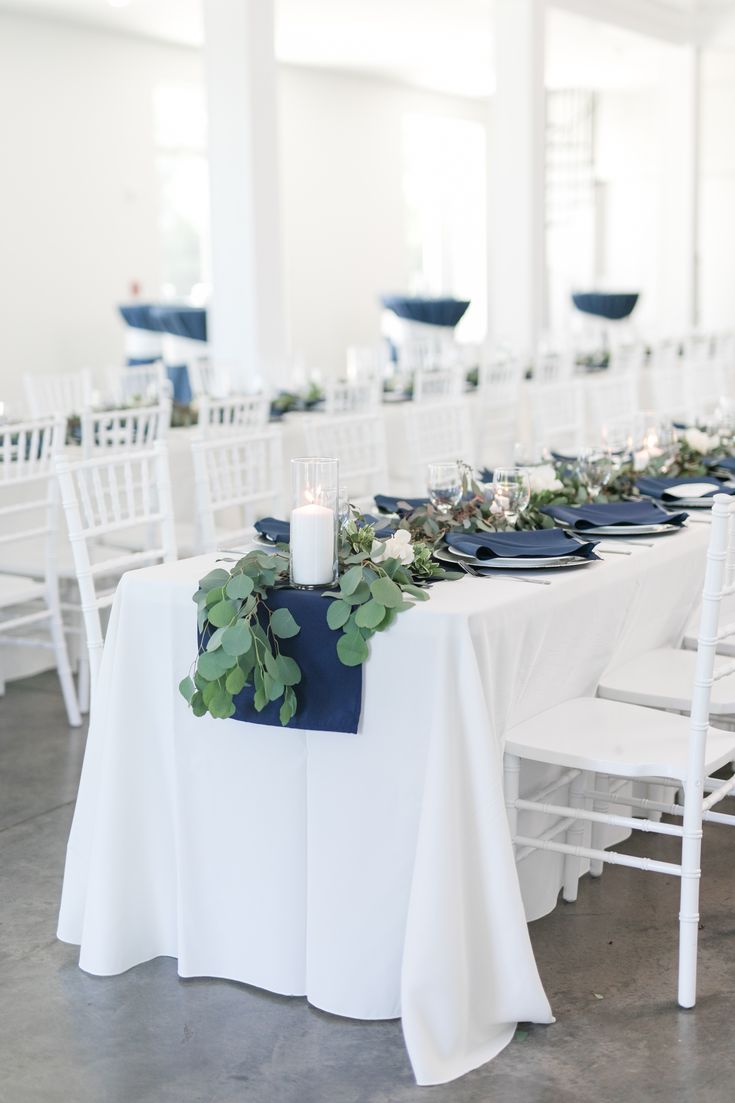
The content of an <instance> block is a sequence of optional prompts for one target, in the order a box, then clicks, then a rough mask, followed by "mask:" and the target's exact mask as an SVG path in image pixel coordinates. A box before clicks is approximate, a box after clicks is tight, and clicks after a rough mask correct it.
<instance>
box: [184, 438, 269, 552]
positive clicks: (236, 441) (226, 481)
mask: <svg viewBox="0 0 735 1103" xmlns="http://www.w3.org/2000/svg"><path fill="white" fill-rule="evenodd" d="M281 449H282V441H281V434H280V433H279V432H278V431H277V430H268V431H266V432H262V433H252V434H247V435H244V434H242V433H239V434H237V435H236V436H230V437H224V436H221V435H219V434H218V435H217V436H214V437H211V438H209V439H208V440H198V441H194V442H193V443H192V446H191V454H192V460H193V463H194V488H195V493H196V507H197V519H198V526H199V533H200V539H201V548H200V550H201V551H216V549H217V548H218V547H221V546H224V545H225V544H226V545H228V546H235V545H236V544H237V542H238V541H242V540H243V539H245V538H247V537H248V536H249V535H251V531H250V530H251V529H252V526H253V524H254V523H255V521H257V520H259V518H261V517H263V516H266V515H269V514H270V515H274V516H278V515H279V513H280V512H281V511H282V509H283V460H282V454H281Z"/></svg>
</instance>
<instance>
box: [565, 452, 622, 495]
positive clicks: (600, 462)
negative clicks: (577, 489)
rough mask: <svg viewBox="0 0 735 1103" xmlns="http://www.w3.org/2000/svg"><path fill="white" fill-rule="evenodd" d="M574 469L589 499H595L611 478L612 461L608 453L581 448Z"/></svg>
mask: <svg viewBox="0 0 735 1103" xmlns="http://www.w3.org/2000/svg"><path fill="white" fill-rule="evenodd" d="M574 466H575V469H576V472H577V475H578V477H579V481H580V482H581V483H582V485H583V486H584V487H585V488H586V490H587V493H588V495H589V497H590V499H594V498H596V497H597V496H598V495H599V494H600V493H601V491H602V489H603V487H605V486H606V485H607V484H608V483H609V482H610V478H611V477H612V473H613V461H612V457H611V455H610V452H609V451H606V450H602V449H600V448H582V449H581V451H580V452H579V453H578V455H577V459H576V462H575V465H574Z"/></svg>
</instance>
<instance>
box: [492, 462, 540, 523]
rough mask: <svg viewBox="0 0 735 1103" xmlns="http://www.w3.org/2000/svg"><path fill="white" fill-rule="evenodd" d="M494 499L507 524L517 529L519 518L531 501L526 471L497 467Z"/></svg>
mask: <svg viewBox="0 0 735 1103" xmlns="http://www.w3.org/2000/svg"><path fill="white" fill-rule="evenodd" d="M493 499H494V502H495V504H496V505H498V506H499V507H500V508H501V509H502V511H503V516H504V518H505V521H506V523H507V524H508V526H509V527H510V528H515V525H516V522H517V521H518V518H519V517H520V515H521V514H522V513H523V511H524V509H525V508H526V506H527V505H528V503H529V501H530V500H531V484H530V482H529V480H528V475H527V473H526V472H525V471H521V470H520V469H519V468H517V467H497V468H496V469H495V473H494V474H493Z"/></svg>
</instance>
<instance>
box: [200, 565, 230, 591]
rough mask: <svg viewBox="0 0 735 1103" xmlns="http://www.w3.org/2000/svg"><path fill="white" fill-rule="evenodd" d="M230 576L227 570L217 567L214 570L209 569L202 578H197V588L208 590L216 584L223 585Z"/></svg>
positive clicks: (212, 588)
mask: <svg viewBox="0 0 735 1103" xmlns="http://www.w3.org/2000/svg"><path fill="white" fill-rule="evenodd" d="M229 577H230V575H229V572H228V571H225V570H223V569H222V568H221V567H218V568H217V569H216V570H214V571H210V572H209V574H208V575H205V576H204V578H200V579H199V589H200V590H204V591H205V592H208V591H209V590H214V588H215V587H216V586H224V585H225V583H226V582H227V580H228V578H229Z"/></svg>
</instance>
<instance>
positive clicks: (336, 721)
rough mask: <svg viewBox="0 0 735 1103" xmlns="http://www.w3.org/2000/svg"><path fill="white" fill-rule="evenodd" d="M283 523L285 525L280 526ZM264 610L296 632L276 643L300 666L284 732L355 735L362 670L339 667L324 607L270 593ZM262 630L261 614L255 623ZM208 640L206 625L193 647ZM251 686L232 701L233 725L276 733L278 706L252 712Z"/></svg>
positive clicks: (303, 593)
mask: <svg viewBox="0 0 735 1103" xmlns="http://www.w3.org/2000/svg"><path fill="white" fill-rule="evenodd" d="M281 524H285V522H283V521H282V522H281ZM268 607H269V609H270V610H271V611H272V612H275V610H276V609H288V610H289V612H290V613H291V614H292V615H293V617H294V619H295V620H296V623H297V624H298V625H299V626H300V628H301V631H300V632H299V633H298V635H296V636H293V637H291V639H287V640H280V641H279V646H280V648H281V652H282V653H283V654H284V655H288V656H289V657H290V658H292V659H295V660H296V662H297V663H298V664H299V666H300V667H301V681H300V683H299V684H298V685H297V686H296V697H297V700H298V709H297V712H296V715H295V716H294V717H292V719H291V720H290V721H289V723H288V725H287V727H289V728H298V729H300V730H302V731H324V732H350V733H354V732H356V731H357V728H358V724H359V723H360V712H361V710H362V666H343V665H342V663H341V662H340V661H339V657H338V655H337V640H338V639H339V636H340V633H339V632H335V631H333V630H332V629H331V628H330V627H329V625H328V624H327V608H328V602H327V601H325V599H324V598H323V597H322V595H321V593H319V592H318V591H315V590H285V589H284V590H273V591H272V592H271V593H270V594H269V595H268ZM261 624H262V625H263V627H265V624H266V621H265V614H263V618H262V619H261ZM210 635H211V628H210V626H209V625H207V627H206V628H205V629H204V632H199V633H197V640H198V645H199V647H200V648H201V647H206V645H207V641H208V639H209V637H210ZM254 696H255V690H254V688H253V686H245V688H244V689H243V690H242V691H241V692H240V693H238V694H237V696H236V697H233V703H234V705H235V715H234V716H233V717H232V719H233V720H244V721H245V722H246V723H248V724H268V725H270V726H272V727H274V728H279V729H280V728H281V722H280V720H279V717H278V710H279V709H280V706H281V702H280V701H269V702H268V704H267V705H266V706H265V708H264V709H263V710H262V711H261V712H256V710H255V705H254V703H253V698H254Z"/></svg>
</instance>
